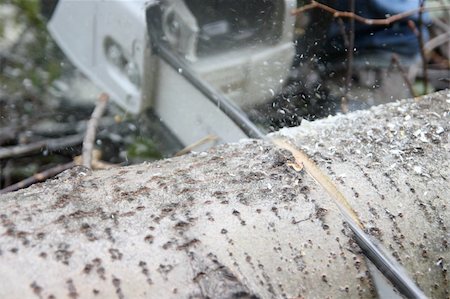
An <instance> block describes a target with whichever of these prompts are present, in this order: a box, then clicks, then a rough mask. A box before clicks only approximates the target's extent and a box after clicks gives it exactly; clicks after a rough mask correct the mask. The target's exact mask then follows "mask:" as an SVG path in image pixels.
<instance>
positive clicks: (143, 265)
mask: <svg viewBox="0 0 450 299" xmlns="http://www.w3.org/2000/svg"><path fill="white" fill-rule="evenodd" d="M139 267H140V268H141V269H142V271H141V272H142V274H144V276H145V278H146V281H147V283H148V284H149V285H152V284H153V281H152V279H151V278H150V272H149V271H148V268H147V263H146V262H144V261H140V262H139Z"/></svg>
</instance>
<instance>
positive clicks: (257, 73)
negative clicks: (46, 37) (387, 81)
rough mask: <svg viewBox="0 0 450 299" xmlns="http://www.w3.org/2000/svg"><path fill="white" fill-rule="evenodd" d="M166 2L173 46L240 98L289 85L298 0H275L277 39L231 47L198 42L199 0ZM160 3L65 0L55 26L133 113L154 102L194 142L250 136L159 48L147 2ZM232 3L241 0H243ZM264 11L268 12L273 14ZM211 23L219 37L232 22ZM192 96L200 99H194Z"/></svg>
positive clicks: (78, 59) (74, 55)
mask: <svg viewBox="0 0 450 299" xmlns="http://www.w3.org/2000/svg"><path fill="white" fill-rule="evenodd" d="M161 2H162V4H163V5H164V6H165V7H166V8H167V11H168V12H174V13H173V15H170V14H169V13H167V14H165V16H164V17H165V19H163V20H164V21H167V22H168V25H167V26H166V27H168V29H167V32H166V34H167V37H168V38H167V39H168V41H169V42H170V43H171V44H172V45H173V47H174V50H175V51H178V52H179V54H182V55H183V56H184V57H185V58H186V60H187V61H188V62H189V65H190V66H191V68H192V69H193V70H195V71H196V72H197V73H198V74H199V75H200V76H201V77H202V78H204V79H205V80H207V81H208V82H210V83H211V85H213V86H214V87H215V88H217V89H218V90H219V91H221V92H223V93H224V94H225V95H226V96H228V97H229V98H231V99H232V100H233V101H234V102H235V104H236V105H238V106H240V107H247V106H250V105H253V104H258V103H263V102H265V101H267V100H268V99H270V98H272V97H273V96H274V94H276V93H277V92H278V91H279V89H280V88H281V87H282V85H283V81H284V79H285V78H286V77H287V76H288V73H289V70H290V66H291V63H292V59H293V57H294V54H295V49H294V45H293V41H292V39H293V30H294V22H295V18H294V17H293V16H292V15H291V13H290V11H291V10H292V9H293V8H295V5H296V1H293V0H278V1H276V0H274V1H273V2H274V3H276V4H273V11H274V13H273V14H272V18H274V17H276V18H278V19H277V20H276V22H275V21H273V20H272V21H271V22H273V23H274V24H275V23H276V26H278V27H277V28H278V29H277V34H276V36H275V35H274V38H273V40H267V36H266V37H265V38H266V40H265V41H260V42H258V41H254V42H252V43H248V44H246V43H244V42H242V43H236V46H234V45H233V46H232V47H230V49H227V48H221V47H220V45H219V46H218V49H216V50H215V51H212V52H211V53H208V52H207V51H206V53H205V51H203V53H201V54H199V52H200V51H199V50H198V49H197V47H200V46H201V45H204V44H205V42H204V41H203V44H202V42H200V41H199V40H200V39H201V38H202V36H200V29H202V28H201V27H200V24H198V23H197V19H196V16H194V15H193V14H192V13H191V12H190V10H189V7H188V5H187V4H186V2H187V3H191V2H195V1H193V0H184V1H176V0H166V1H161ZM266 2H267V1H266ZM155 3H156V1H148V0H134V1H125V0H124V1H102V0H89V1H81V0H79V1H74V0H59V3H58V5H57V7H56V9H55V12H54V14H53V16H52V18H51V19H50V21H49V25H48V27H49V31H50V33H51V34H52V36H53V37H54V39H55V40H56V41H57V43H58V44H59V46H60V47H61V48H62V50H63V51H64V52H65V53H66V54H67V56H68V57H69V58H70V59H71V60H72V61H73V62H74V64H75V65H76V66H77V67H79V68H80V69H81V70H82V71H83V72H84V73H85V74H86V75H87V76H88V77H89V78H90V79H91V80H93V81H94V83H96V84H97V85H98V86H99V87H100V88H101V89H103V90H105V91H106V92H107V93H109V95H110V97H111V98H112V99H113V100H114V101H115V102H117V103H118V104H119V105H120V106H122V107H123V108H124V109H126V110H128V111H129V112H131V113H139V112H141V111H142V110H143V109H144V108H146V107H148V106H153V107H154V109H155V112H156V113H157V114H158V116H159V117H160V118H161V120H162V121H163V122H164V123H165V124H166V125H167V126H168V127H169V129H171V130H172V132H173V133H175V135H176V136H177V137H178V138H179V139H180V140H181V141H182V142H183V143H185V144H190V143H192V142H195V141H197V140H198V139H200V138H202V137H204V136H205V135H206V134H216V135H218V137H219V138H221V139H222V141H236V140H238V139H240V138H242V137H245V134H243V133H242V132H240V133H239V134H238V133H236V132H234V131H240V129H238V130H234V129H230V128H231V127H230V126H229V125H227V124H226V123H229V122H231V121H230V120H225V121H224V122H222V123H221V121H219V119H220V118H221V117H215V116H214V115H216V114H217V113H216V112H215V111H211V109H213V110H218V109H217V108H216V107H214V105H212V104H210V103H208V104H202V103H207V100H206V99H205V98H204V96H203V95H202V94H201V93H199V92H198V91H196V90H195V88H193V87H192V86H189V83H188V82H186V81H185V79H184V78H183V77H182V76H181V75H180V74H178V73H177V72H175V71H172V70H169V69H168V68H170V67H169V66H168V65H166V64H165V63H162V62H161V61H160V59H159V58H158V57H157V56H156V55H152V53H151V49H150V46H149V37H148V32H147V25H146V18H145V13H146V8H147V7H149V6H151V5H155ZM203 3H206V2H203ZM203 3H202V5H203ZM233 3H235V5H241V4H236V3H238V2H236V1H234V2H233ZM264 3H265V2H264ZM191 5H192V4H191ZM191 7H192V6H191ZM205 13H206V12H205ZM257 13H259V12H255V14H257ZM260 17H261V18H262V19H261V20H263V18H264V17H266V16H265V15H264V14H263V15H261V16H260ZM254 21H255V20H254ZM258 21H260V20H259V19H258V20H256V21H255V22H258ZM174 24H175V25H176V26H178V27H180V28H178V27H177V28H175V29H176V30H177V31H176V33H177V34H178V36H177V35H176V34H175V35H174V36H171V32H172V31H173V30H172V29H171V28H170V27H171V26H172V27H174V26H175V25H174ZM176 26H175V27H176ZM206 26H209V27H207V28H206ZM204 27H205V28H206V29H207V30H208V32H211V35H212V36H213V37H214V34H223V33H225V32H226V31H227V30H230V29H229V27H230V25H228V24H227V23H226V21H224V20H217V21H215V20H214V21H212V22H210V23H208V24H206V25H205V26H204ZM206 29H205V30H206ZM171 30H172V31H171ZM247 31H248V34H251V33H252V31H251V30H247ZM261 31H263V30H262V29H261ZM237 32H239V30H238V31H237ZM267 34H268V33H267V32H266V35H267ZM244 38H245V36H244ZM203 39H205V38H204V37H203ZM219 41H220V40H219ZM216 42H217V40H216ZM179 72H182V70H179ZM194 98H195V100H194ZM191 101H194V102H198V103H197V104H194V102H192V104H191ZM182 107H183V108H182ZM214 108H215V109H214ZM193 109H195V110H193ZM219 113H220V112H219ZM181 118H184V119H183V120H182V119H181ZM206 119H208V120H206ZM220 126H222V128H220Z"/></svg>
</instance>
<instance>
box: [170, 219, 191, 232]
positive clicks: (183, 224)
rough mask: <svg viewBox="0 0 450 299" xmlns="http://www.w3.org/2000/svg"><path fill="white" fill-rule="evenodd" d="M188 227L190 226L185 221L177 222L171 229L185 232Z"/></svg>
mask: <svg viewBox="0 0 450 299" xmlns="http://www.w3.org/2000/svg"><path fill="white" fill-rule="evenodd" d="M189 225H190V224H189V223H187V222H185V221H179V222H177V223H176V224H175V225H174V226H173V228H175V229H176V230H181V231H185V230H187V228H188V227H189Z"/></svg>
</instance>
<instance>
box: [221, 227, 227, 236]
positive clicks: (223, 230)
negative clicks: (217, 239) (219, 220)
mask: <svg viewBox="0 0 450 299" xmlns="http://www.w3.org/2000/svg"><path fill="white" fill-rule="evenodd" d="M220 233H221V234H223V235H224V234H226V233H228V231H227V230H226V229H224V228H222V230H221V231H220Z"/></svg>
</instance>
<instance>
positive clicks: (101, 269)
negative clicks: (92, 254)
mask: <svg viewBox="0 0 450 299" xmlns="http://www.w3.org/2000/svg"><path fill="white" fill-rule="evenodd" d="M92 263H93V264H94V266H95V268H96V272H97V275H98V276H99V277H100V278H101V279H102V280H106V276H105V273H106V271H105V268H104V267H103V266H102V260H101V259H100V258H95V259H93V260H92Z"/></svg>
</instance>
